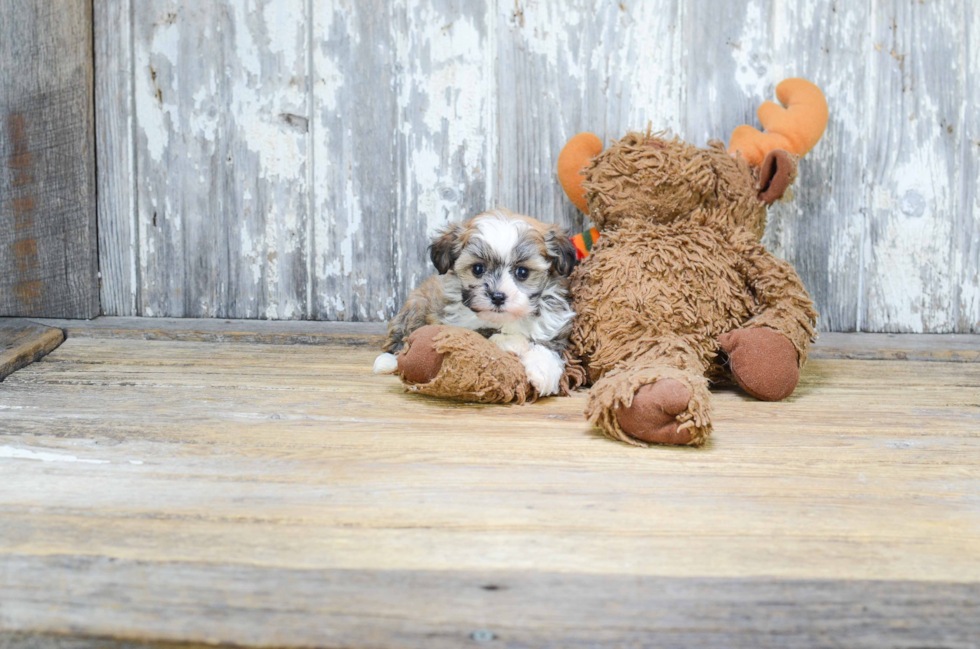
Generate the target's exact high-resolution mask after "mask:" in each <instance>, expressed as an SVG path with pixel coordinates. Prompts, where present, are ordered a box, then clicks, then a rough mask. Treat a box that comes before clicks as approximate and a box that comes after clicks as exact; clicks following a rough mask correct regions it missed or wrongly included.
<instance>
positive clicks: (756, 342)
mask: <svg viewBox="0 0 980 649" xmlns="http://www.w3.org/2000/svg"><path fill="white" fill-rule="evenodd" d="M718 344H719V345H720V346H721V348H722V349H723V350H724V351H725V352H726V353H727V354H728V364H729V366H730V367H731V370H732V375H733V376H734V377H735V381H736V382H738V384H739V385H740V386H741V387H742V389H743V390H745V391H746V392H748V393H749V394H751V395H752V396H753V397H755V398H756V399H761V400H762V401H779V400H780V399H785V398H786V397H788V396H789V395H791V394H793V390H795V389H796V384H797V383H799V382H800V362H799V354H798V353H797V352H796V348H795V347H794V346H793V343H791V342H790V341H789V339H788V338H787V337H786V336H784V335H783V334H781V333H779V332H778V331H776V330H775V329H771V328H769V327H752V328H748V329H736V330H734V331H730V332H728V333H726V334H722V335H721V336H720V337H719V338H718Z"/></svg>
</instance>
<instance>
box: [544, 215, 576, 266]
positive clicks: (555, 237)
mask: <svg viewBox="0 0 980 649" xmlns="http://www.w3.org/2000/svg"><path fill="white" fill-rule="evenodd" d="M544 247H545V250H546V251H547V253H548V257H549V258H550V259H551V267H552V268H554V269H555V272H556V273H558V274H559V275H561V276H562V277H568V276H569V275H571V274H572V271H573V270H575V264H576V263H578V257H577V256H576V254H575V246H574V245H572V242H571V241H570V240H569V239H568V233H567V232H565V228H562V227H559V226H557V225H555V226H552V227H550V228H548V231H547V232H546V233H545V235H544Z"/></svg>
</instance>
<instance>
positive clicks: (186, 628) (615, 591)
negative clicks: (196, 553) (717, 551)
mask: <svg viewBox="0 0 980 649" xmlns="http://www.w3.org/2000/svg"><path fill="white" fill-rule="evenodd" d="M4 569H5V576H6V580H5V582H4V585H3V586H0V595H2V596H3V597H4V599H5V601H10V602H13V606H12V607H11V612H10V613H9V615H8V619H10V620H11V623H10V627H11V628H22V627H23V626H26V625H25V624H24V623H25V622H27V621H30V624H33V625H35V628H39V629H43V630H44V631H46V632H48V633H51V632H61V633H65V634H70V635H68V636H67V637H66V636H60V637H58V636H55V637H52V636H40V637H38V636H36V635H27V634H18V636H13V637H12V639H11V641H9V644H5V643H4V639H3V638H4V635H3V634H2V633H0V647H3V648H4V649H97V648H100V647H113V648H114V649H115V648H117V647H118V648H119V649H124V648H125V649H137V648H136V647H134V646H133V645H134V644H135V643H136V642H139V643H141V644H140V645H139V646H144V645H143V644H142V643H144V642H147V641H148V640H149V641H150V642H151V643H152V646H157V642H159V641H160V640H162V639H166V640H168V641H170V642H175V641H190V642H201V639H202V638H208V639H209V642H210V643H211V646H213V643H215V642H216V641H221V642H224V643H229V644H230V643H237V644H239V645H244V646H286V647H290V646H293V647H295V646H304V647H309V646H317V647H418V648H422V649H440V648H446V649H456V648H458V647H479V646H491V647H492V646H498V645H500V646H506V647H515V648H523V647H571V648H575V647H581V648H585V647H596V646H603V647H608V646H616V647H620V646H629V647H632V646H657V647H667V648H682V647H743V648H746V649H756V648H768V647H772V648H778V649H786V648H793V647H814V646H836V644H837V643H838V642H839V641H840V640H841V638H847V646H848V647H855V648H863V647H880V648H888V649H894V648H896V647H902V648H913V647H934V646H942V647H949V648H951V649H952V648H960V647H962V648H963V649H971V648H972V647H975V646H976V644H975V640H976V633H977V631H978V626H977V625H978V623H977V621H976V619H975V614H976V606H977V605H978V603H980V586H977V585H976V584H942V583H932V582H886V581H860V580H856V581H853V582H842V581H834V580H816V579H815V580H774V579H764V578H754V579H738V580H735V579H719V578H710V577H706V578H663V577H648V576H637V577H634V576H628V575H622V576H620V575H581V574H567V573H542V572H530V571H509V570H503V571H449V572H446V571H390V572H377V571H370V570H278V569H270V568H266V567H263V566H216V565H209V564H197V563H184V562H180V563H171V564H167V565H159V564H154V563H151V564H148V565H147V564H141V563H138V562H135V561H130V560H107V559H105V558H102V557H67V556H50V557H29V556H23V555H17V556H10V557H8V558H7V559H6V561H5V562H4ZM39 574H42V575H46V576H48V575H50V576H51V577H52V578H55V579H57V580H58V581H59V582H60V583H64V584H66V585H70V590H68V591H66V592H65V591H63V592H52V591H46V592H40V593H39V592H38V591H37V589H36V584H35V583H34V581H33V580H34V578H35V577H36V576H37V575H39ZM185 584H198V585H199V587H198V588H195V589H188V588H185ZM118 592H127V593H133V594H134V595H136V597H138V601H139V604H137V603H135V602H125V603H123V604H122V605H120V604H119V603H118V601H117V600H116V599H115V598H113V597H111V595H107V594H109V593H118ZM202 602H207V604H206V607H205V609H204V610H205V611H206V612H207V613H208V614H210V616H211V619H208V618H206V617H205V616H204V615H202V614H195V612H197V611H199V610H200V608H199V607H200V606H201V604H202ZM109 607H111V609H110V608H109ZM189 612H190V614H188V613H189ZM218 619H228V620H235V621H238V620H241V621H243V623H241V624H238V625H234V626H233V625H230V624H229V625H225V624H221V623H220V622H216V621H215V620H218ZM82 633H86V634H90V635H96V637H95V638H90V639H87V640H86V638H85V636H82V637H81V638H80V637H79V636H80V635H81V634H82ZM99 636H101V637H99ZM120 636H121V637H122V638H126V639H128V640H129V642H126V641H122V642H120V641H119V637H120ZM8 637H10V636H8ZM191 649H197V648H196V647H192V648H191Z"/></svg>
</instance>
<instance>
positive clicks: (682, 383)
mask: <svg viewBox="0 0 980 649" xmlns="http://www.w3.org/2000/svg"><path fill="white" fill-rule="evenodd" d="M705 348H706V350H711V349H713V345H710V344H707V343H706V345H705ZM711 355H712V353H711V351H706V352H705V353H702V352H701V350H699V349H692V348H690V347H687V346H683V347H682V346H670V345H667V346H658V348H657V349H656V350H653V351H650V352H647V353H646V354H644V355H642V356H639V357H637V358H634V359H630V360H627V361H626V362H625V366H624V367H621V368H619V369H614V370H611V371H609V372H607V373H606V375H605V376H603V377H602V378H601V379H599V380H598V381H596V383H595V385H593V386H592V391H591V393H590V395H589V404H588V406H587V407H586V411H585V414H586V416H587V417H588V418H589V421H591V422H592V423H593V424H596V425H598V426H599V427H600V428H602V431H603V432H604V433H605V434H606V435H608V436H609V437H612V438H613V439H618V440H620V441H623V442H628V443H630V444H637V445H639V446H647V445H650V444H687V445H691V446H700V445H701V444H703V443H704V442H705V440H706V439H707V437H708V435H709V434H710V433H711V420H710V417H709V412H708V405H709V399H710V395H709V392H708V381H707V379H705V371H706V370H707V367H708V361H707V358H710V356H711Z"/></svg>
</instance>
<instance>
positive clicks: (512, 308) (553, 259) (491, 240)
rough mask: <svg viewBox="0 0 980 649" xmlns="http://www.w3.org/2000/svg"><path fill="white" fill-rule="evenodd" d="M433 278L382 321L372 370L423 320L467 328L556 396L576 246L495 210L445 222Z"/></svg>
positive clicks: (386, 362)
mask: <svg viewBox="0 0 980 649" xmlns="http://www.w3.org/2000/svg"><path fill="white" fill-rule="evenodd" d="M429 255H430V257H431V259H432V263H433V264H434V265H435V267H436V270H438V271H439V274H438V275H434V276H432V277H430V278H429V279H427V280H426V281H425V282H423V283H422V285H421V286H419V287H418V288H416V289H415V290H414V291H412V293H411V295H410V296H409V298H408V301H407V302H406V303H405V306H404V307H402V310H401V312H399V314H398V315H397V316H395V318H394V319H393V320H392V321H391V323H390V324H389V325H388V338H387V340H386V341H385V344H384V351H385V353H384V354H382V355H381V356H379V357H378V359H377V360H376V361H375V364H374V371H375V372H377V373H390V372H394V371H395V369H396V368H397V361H396V359H395V356H394V354H397V353H398V352H400V351H401V350H402V349H403V348H404V346H405V339H406V338H408V336H409V334H411V333H412V332H413V331H415V330H416V329H418V328H420V327H422V326H425V325H427V324H444V325H452V326H456V327H465V328H467V329H473V330H475V331H477V332H479V333H481V334H482V335H483V336H485V337H487V338H489V339H490V340H491V341H492V342H494V343H496V344H497V345H498V346H499V347H500V348H501V349H504V350H505V351H509V352H513V353H515V354H517V356H518V357H519V358H520V359H521V363H522V364H523V365H524V368H525V369H526V370H527V378H528V380H529V381H530V382H531V385H533V386H534V387H535V388H537V390H538V393H539V394H541V396H546V395H551V394H557V393H558V392H559V381H560V379H561V377H562V374H563V373H564V371H565V360H564V357H563V355H562V352H563V351H564V349H565V347H566V346H567V345H568V335H569V332H570V330H571V326H572V318H573V316H574V315H575V314H574V312H573V311H572V308H571V305H570V303H569V298H568V276H569V275H571V273H572V269H573V268H574V267H575V262H576V255H575V247H574V246H573V245H572V243H571V242H570V241H569V240H568V235H567V233H566V232H565V230H564V229H562V228H561V227H559V226H557V225H545V224H544V223H541V222H539V221H536V220H534V219H532V218H530V217H527V216H522V215H520V214H513V213H511V212H510V211H509V210H505V209H497V210H493V211H490V212H484V213H483V214H479V215H477V216H475V217H473V218H472V219H470V220H469V221H467V222H466V223H463V224H453V225H449V226H447V227H446V228H445V229H444V230H442V231H441V232H439V233H438V234H437V235H436V237H435V238H434V239H433V241H432V245H431V246H430V247H429Z"/></svg>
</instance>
